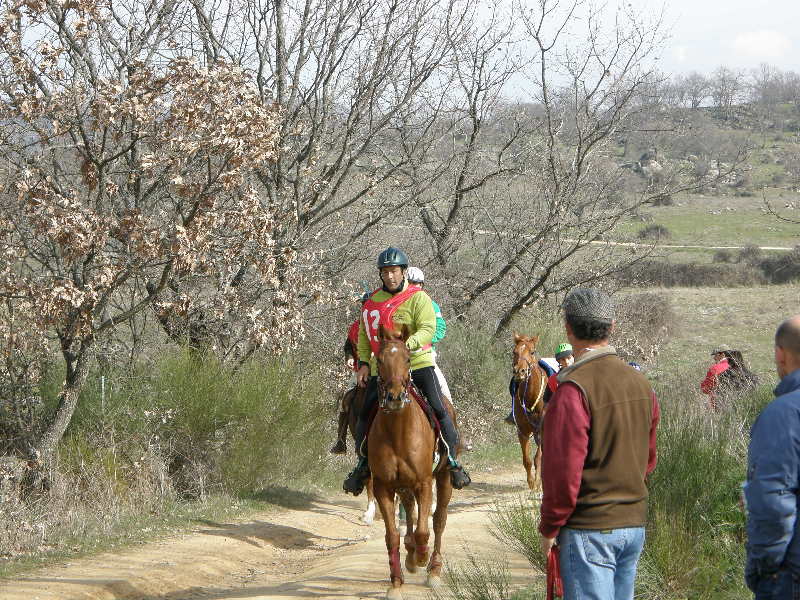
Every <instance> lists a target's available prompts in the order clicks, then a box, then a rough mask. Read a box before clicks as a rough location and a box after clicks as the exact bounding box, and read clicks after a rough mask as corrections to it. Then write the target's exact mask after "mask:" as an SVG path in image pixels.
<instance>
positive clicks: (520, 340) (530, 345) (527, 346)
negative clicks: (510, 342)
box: [511, 333, 539, 381]
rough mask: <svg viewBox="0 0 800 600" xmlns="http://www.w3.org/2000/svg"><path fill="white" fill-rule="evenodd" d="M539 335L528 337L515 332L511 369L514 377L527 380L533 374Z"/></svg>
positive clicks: (518, 379)
mask: <svg viewBox="0 0 800 600" xmlns="http://www.w3.org/2000/svg"><path fill="white" fill-rule="evenodd" d="M538 343H539V336H538V335H534V336H533V337H528V336H525V335H519V334H518V333H514V353H513V356H512V358H511V370H512V372H513V373H514V379H516V380H517V381H525V380H526V379H527V378H528V377H529V376H530V374H531V369H533V367H534V366H535V365H536V344H538Z"/></svg>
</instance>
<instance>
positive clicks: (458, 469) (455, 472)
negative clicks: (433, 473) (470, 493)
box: [448, 456, 472, 490]
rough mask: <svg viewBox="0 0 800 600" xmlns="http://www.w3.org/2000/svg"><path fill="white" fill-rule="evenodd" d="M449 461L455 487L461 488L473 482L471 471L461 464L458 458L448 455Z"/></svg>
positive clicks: (451, 478) (451, 480)
mask: <svg viewBox="0 0 800 600" xmlns="http://www.w3.org/2000/svg"><path fill="white" fill-rule="evenodd" d="M448 462H449V463H450V483H451V484H452V485H453V487H454V488H456V489H457V490H460V489H461V488H463V487H466V486H468V485H469V484H470V483H472V479H471V478H470V476H469V473H467V472H466V471H465V470H464V467H463V466H461V463H459V462H458V460H457V459H455V458H453V457H452V456H448Z"/></svg>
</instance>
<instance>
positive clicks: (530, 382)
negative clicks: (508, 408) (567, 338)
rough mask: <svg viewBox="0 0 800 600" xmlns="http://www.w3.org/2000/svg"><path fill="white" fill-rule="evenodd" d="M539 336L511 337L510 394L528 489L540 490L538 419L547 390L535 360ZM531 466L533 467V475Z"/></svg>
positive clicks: (541, 370) (539, 421) (540, 450)
mask: <svg viewBox="0 0 800 600" xmlns="http://www.w3.org/2000/svg"><path fill="white" fill-rule="evenodd" d="M538 343H539V336H533V337H528V336H524V335H519V334H517V333H515V334H514V353H513V356H512V359H511V369H512V371H513V373H514V379H515V381H516V384H517V389H516V393H515V394H514V421H516V423H517V437H518V438H519V445H520V447H521V448H522V464H523V465H524V466H525V473H526V475H527V477H528V487H529V488H530V489H532V490H540V489H541V487H542V474H541V473H542V438H541V431H542V419H543V418H544V391H545V388H546V387H547V373H546V372H545V370H544V369H542V368H541V367H540V366H539V361H538V360H537V358H536V344H538ZM531 437H533V438H534V441H535V442H536V455H535V456H534V458H533V463H531ZM531 466H534V467H535V472H534V474H532V473H531Z"/></svg>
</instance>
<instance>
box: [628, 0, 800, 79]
mask: <svg viewBox="0 0 800 600" xmlns="http://www.w3.org/2000/svg"><path fill="white" fill-rule="evenodd" d="M630 3H631V4H632V6H633V7H634V8H635V9H637V10H645V11H655V10H658V9H659V8H660V7H661V6H662V5H663V7H664V9H665V14H666V19H665V21H666V23H667V26H668V29H669V31H670V32H671V36H670V39H668V40H667V42H666V44H665V47H664V50H663V52H662V53H661V56H660V59H659V65H660V67H659V68H660V69H661V70H662V71H665V72H667V73H688V72H690V71H699V72H700V73H704V74H708V73H710V72H711V71H713V70H714V69H716V68H717V67H719V66H720V65H724V66H727V67H730V68H732V69H744V70H750V69H753V68H756V67H758V66H759V65H760V64H761V63H765V62H766V63H768V64H770V65H772V66H775V67H778V68H779V69H781V70H784V71H790V70H791V71H795V72H798V73H800V0H752V1H751V2H746V1H743V0H662V1H660V2H659V1H657V0H630Z"/></svg>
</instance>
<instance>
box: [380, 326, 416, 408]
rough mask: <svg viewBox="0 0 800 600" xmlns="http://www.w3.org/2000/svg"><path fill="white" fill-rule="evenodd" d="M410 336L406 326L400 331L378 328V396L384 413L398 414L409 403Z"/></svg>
mask: <svg viewBox="0 0 800 600" xmlns="http://www.w3.org/2000/svg"><path fill="white" fill-rule="evenodd" d="M409 335H410V333H409V331H408V327H406V326H405V325H403V326H402V328H401V329H400V330H396V329H389V328H388V327H384V326H383V325H381V326H380V327H379V328H378V339H379V340H380V350H378V355H377V360H378V394H379V398H380V405H381V409H383V410H384V411H390V412H397V411H399V410H401V409H402V408H403V406H404V405H406V404H408V402H409V399H408V384H409V380H410V378H411V370H410V367H411V352H410V351H409V349H408V346H406V340H407V339H408V336H409Z"/></svg>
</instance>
